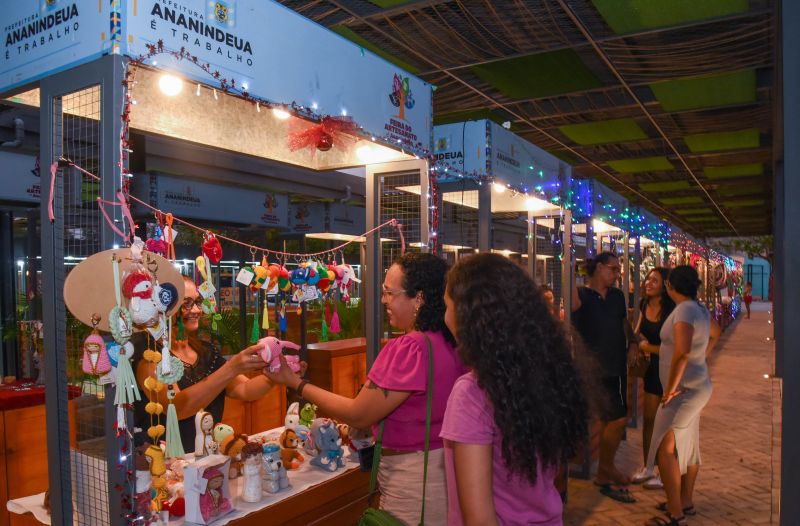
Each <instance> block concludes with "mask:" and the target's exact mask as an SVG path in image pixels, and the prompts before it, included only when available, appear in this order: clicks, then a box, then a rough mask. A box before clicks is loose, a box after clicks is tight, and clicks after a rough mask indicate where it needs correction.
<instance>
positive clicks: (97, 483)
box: [51, 86, 110, 525]
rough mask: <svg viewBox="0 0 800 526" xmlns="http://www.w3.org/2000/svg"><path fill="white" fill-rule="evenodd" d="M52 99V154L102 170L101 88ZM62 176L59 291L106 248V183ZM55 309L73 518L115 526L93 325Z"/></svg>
mask: <svg viewBox="0 0 800 526" xmlns="http://www.w3.org/2000/svg"><path fill="white" fill-rule="evenodd" d="M53 103H54V106H53V109H54V120H53V123H54V129H53V132H52V136H53V145H52V147H53V153H54V157H56V158H58V157H63V158H64V159H67V160H69V161H72V162H73V163H75V164H76V165H77V166H80V167H82V168H83V169H85V170H87V171H89V172H91V173H93V174H97V175H100V162H101V148H100V144H101V133H102V130H101V121H100V108H101V89H100V87H99V86H93V87H89V88H86V89H83V90H80V91H76V92H73V93H69V94H67V95H63V96H61V97H57V98H55V99H54V101H53ZM60 175H61V176H60V177H57V178H56V181H57V185H56V193H55V198H54V205H55V206H57V207H60V209H61V210H60V211H59V214H58V216H57V217H58V219H59V222H60V224H61V228H59V229H57V231H56V237H57V238H60V239H56V253H55V257H56V261H58V260H59V257H60V258H61V260H63V261H64V268H63V273H60V276H57V280H56V286H57V288H58V289H59V290H63V278H65V277H66V275H67V274H68V273H69V271H70V269H72V268H73V267H74V266H75V265H76V264H77V263H78V262H79V261H81V260H82V259H84V258H86V257H88V256H91V255H92V254H94V253H96V252H98V251H99V250H100V248H101V246H100V240H101V233H100V230H101V226H102V224H101V221H102V219H101V214H100V211H99V209H98V205H97V198H98V197H99V196H100V195H101V194H100V183H99V182H98V181H95V180H93V179H91V178H89V177H87V176H85V175H82V174H81V173H80V172H79V171H77V170H75V169H74V168H70V167H64V168H62V169H61V170H60ZM59 278H60V279H59ZM57 308H58V310H59V311H60V312H59V315H61V316H63V317H64V318H63V319H64V320H65V325H64V326H65V329H66V330H65V334H64V338H63V340H62V341H60V342H59V345H58V346H57V349H58V350H59V352H61V353H65V355H66V367H65V371H66V376H67V378H66V379H67V384H68V389H69V393H70V396H71V397H72V400H71V404H72V410H71V411H69V413H70V416H69V427H68V428H67V427H66V426H63V427H62V429H70V435H71V437H72V440H70V436H65V437H62V438H61V439H62V440H63V441H64V442H68V443H70V445H71V452H70V459H71V466H72V472H71V486H72V500H73V508H74V522H75V523H76V524H87V525H103V524H110V522H109V516H108V482H107V479H108V477H107V465H106V451H105V435H106V430H107V429H108V428H109V427H110V426H109V425H107V424H108V423H107V422H106V419H105V416H104V415H105V413H104V400H103V398H104V391H103V387H102V386H101V385H100V383H99V380H98V379H97V378H96V377H92V376H89V375H87V374H85V373H84V372H83V370H82V367H81V355H82V344H83V340H84V339H85V338H86V336H87V335H88V333H89V332H90V330H91V329H90V328H89V327H87V326H85V325H83V324H82V323H81V322H79V321H78V320H76V319H75V318H73V317H72V315H71V314H70V313H69V312H67V311H66V309H65V308H64V305H63V302H61V304H60V305H58V306H57ZM56 327H58V325H57V326H56ZM59 338H60V335H59ZM51 469H57V467H51ZM62 476H66V474H63V473H62Z"/></svg>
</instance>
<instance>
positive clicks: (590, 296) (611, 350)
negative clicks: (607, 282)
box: [572, 287, 628, 376]
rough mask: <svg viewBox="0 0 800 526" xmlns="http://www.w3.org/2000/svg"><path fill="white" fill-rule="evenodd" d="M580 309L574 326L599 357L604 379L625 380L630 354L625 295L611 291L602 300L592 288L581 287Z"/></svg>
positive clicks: (579, 293)
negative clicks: (615, 378) (626, 332)
mask: <svg viewBox="0 0 800 526" xmlns="http://www.w3.org/2000/svg"><path fill="white" fill-rule="evenodd" d="M578 297H579V298H580V299H581V307H580V308H579V309H578V310H576V311H575V312H573V313H572V323H573V325H575V328H576V329H577V330H578V333H579V334H580V335H581V337H582V338H583V341H584V343H585V344H586V346H587V347H588V348H589V349H590V350H592V351H593V352H595V353H596V356H597V359H598V361H599V362H600V366H601V367H602V369H603V373H602V374H603V376H623V375H625V374H626V373H627V371H628V358H627V354H628V350H627V341H626V338H625V329H624V326H623V323H624V322H625V320H627V318H628V312H627V309H626V308H625V295H624V294H623V293H622V291H621V290H619V289H617V288H614V287H611V288H609V289H608V292H607V293H606V297H605V298H603V297H602V296H601V295H600V293H599V292H597V291H596V290H594V289H591V288H589V287H579V288H578Z"/></svg>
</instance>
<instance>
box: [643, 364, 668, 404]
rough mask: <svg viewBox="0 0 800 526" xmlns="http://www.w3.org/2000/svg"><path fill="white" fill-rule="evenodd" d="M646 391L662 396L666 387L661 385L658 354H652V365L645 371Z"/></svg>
mask: <svg viewBox="0 0 800 526" xmlns="http://www.w3.org/2000/svg"><path fill="white" fill-rule="evenodd" d="M644 392H645V393H647V394H651V395H656V396H662V395H663V394H664V388H662V387H661V379H660V378H659V377H658V355H657V354H651V355H650V365H649V366H648V367H647V372H646V373H644Z"/></svg>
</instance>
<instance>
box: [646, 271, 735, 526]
mask: <svg viewBox="0 0 800 526" xmlns="http://www.w3.org/2000/svg"><path fill="white" fill-rule="evenodd" d="M699 287H700V277H699V276H698V274H697V271H696V270H695V269H694V268H692V267H690V266H685V265H684V266H679V267H675V268H674V269H672V271H671V272H670V273H669V278H668V280H667V291H668V294H669V296H670V298H672V300H673V301H674V302H675V309H674V310H673V311H672V314H670V315H669V317H668V318H667V319H666V321H665V322H664V325H663V327H662V328H661V348H660V362H659V377H660V379H661V384H662V385H663V386H664V395H663V396H662V398H661V406H660V407H659V408H658V411H657V413H656V418H655V423H654V425H653V438H652V442H651V444H650V451H649V455H648V459H647V465H648V467H652V466H653V464H654V462H655V461H656V459H657V460H658V470H659V473H660V474H661V479H662V480H663V482H664V492H665V493H666V495H667V501H666V502H664V503H662V504H660V505H659V506H658V509H660V510H661V511H663V512H664V515H663V516H655V517H653V518H651V519H650V520H648V521H647V522H645V525H646V526H680V525H683V524H685V523H686V515H694V514H695V513H696V511H695V508H694V502H693V494H694V484H695V481H696V480H697V474H698V472H699V471H700V414H701V412H702V410H703V408H704V407H705V405H706V403H708V400H709V399H710V398H711V391H712V387H711V378H710V377H709V375H708V366H707V364H706V356H707V355H708V353H709V352H711V349H713V348H714V345H715V344H716V342H717V339H718V338H719V334H720V329H719V326H718V325H717V324H716V323H715V322H714V321H713V320H712V319H711V315H710V314H709V312H708V309H707V308H706V307H704V306H703V305H701V304H700V303H699V302H698V301H697V289H698V288H699Z"/></svg>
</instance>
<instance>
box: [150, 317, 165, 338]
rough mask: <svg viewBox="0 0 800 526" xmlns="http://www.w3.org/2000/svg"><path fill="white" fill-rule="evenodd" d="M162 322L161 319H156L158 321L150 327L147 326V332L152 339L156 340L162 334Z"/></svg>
mask: <svg viewBox="0 0 800 526" xmlns="http://www.w3.org/2000/svg"><path fill="white" fill-rule="evenodd" d="M164 330H165V328H164V324H163V323H161V320H158V323H157V324H156V325H154V326H152V327H148V328H147V332H149V333H150V334H151V335H152V336H153V339H154V340H158V339H159V338H161V337H162V336H164Z"/></svg>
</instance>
